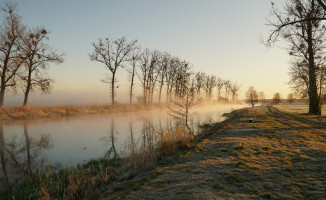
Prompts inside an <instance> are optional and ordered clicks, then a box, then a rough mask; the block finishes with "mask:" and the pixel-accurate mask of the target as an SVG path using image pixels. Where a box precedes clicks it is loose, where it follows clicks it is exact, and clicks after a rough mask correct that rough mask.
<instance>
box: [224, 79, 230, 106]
mask: <svg viewBox="0 0 326 200" xmlns="http://www.w3.org/2000/svg"><path fill="white" fill-rule="evenodd" d="M230 88H231V81H230V80H228V81H225V82H224V89H225V102H229V95H230Z"/></svg>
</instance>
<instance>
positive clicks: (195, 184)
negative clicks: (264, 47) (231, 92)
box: [118, 108, 326, 199]
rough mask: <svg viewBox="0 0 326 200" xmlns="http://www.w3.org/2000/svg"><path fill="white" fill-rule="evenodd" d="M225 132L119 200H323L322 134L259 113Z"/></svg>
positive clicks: (325, 154) (325, 156)
mask: <svg viewBox="0 0 326 200" xmlns="http://www.w3.org/2000/svg"><path fill="white" fill-rule="evenodd" d="M256 114H257V115H256V116H257V118H256V120H255V123H253V124H252V123H248V115H249V114H248V111H243V112H242V114H241V116H240V117H239V118H238V121H237V122H235V123H231V124H228V128H229V129H228V130H227V131H225V129H224V131H221V129H218V128H216V127H215V126H211V127H210V128H209V129H207V130H206V131H207V132H212V134H211V136H210V137H209V138H207V139H204V140H201V141H200V142H199V143H198V144H197V145H196V146H195V147H194V148H191V150H190V151H188V152H187V153H185V154H184V155H183V156H180V157H179V159H178V160H177V161H175V162H174V163H173V164H169V165H166V166H163V167H162V168H163V169H164V170H163V173H162V174H161V175H160V176H157V177H155V178H154V179H152V180H150V181H149V182H145V183H143V185H141V186H140V187H138V189H137V190H135V189H134V190H133V191H131V192H130V193H128V194H127V195H126V194H124V195H120V196H118V197H120V198H121V199H189V198H190V199H196V198H199V199H324V198H325V191H326V169H325V166H326V132H322V130H318V131H317V130H316V129H314V128H309V127H307V126H303V125H301V124H300V123H291V121H288V120H287V119H282V118H280V117H277V116H274V115H270V114H268V110H267V109H266V108H260V109H259V110H258V111H257V113H256ZM199 194H200V195H199Z"/></svg>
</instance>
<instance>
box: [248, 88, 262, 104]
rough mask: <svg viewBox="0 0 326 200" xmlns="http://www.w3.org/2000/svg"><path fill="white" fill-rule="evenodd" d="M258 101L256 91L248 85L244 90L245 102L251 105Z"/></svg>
mask: <svg viewBox="0 0 326 200" xmlns="http://www.w3.org/2000/svg"><path fill="white" fill-rule="evenodd" d="M258 102H259V100H258V94H257V91H256V90H255V89H254V87H252V86H250V87H249V89H248V90H247V92H246V103H248V104H251V106H252V107H254V106H255V104H257V103H258Z"/></svg>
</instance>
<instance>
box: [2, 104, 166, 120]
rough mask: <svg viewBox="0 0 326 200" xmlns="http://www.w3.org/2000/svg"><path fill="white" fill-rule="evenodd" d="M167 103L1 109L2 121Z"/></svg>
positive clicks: (97, 112) (145, 108)
mask: <svg viewBox="0 0 326 200" xmlns="http://www.w3.org/2000/svg"><path fill="white" fill-rule="evenodd" d="M166 106H167V105H166V104H151V105H144V104H132V105H130V104H117V105H115V106H111V105H93V106H53V107H38V106H33V107H32V106H27V107H12V108H2V109H0V121H14V120H32V119H51V118H61V117H69V116H82V115H95V114H108V113H121V112H135V111H140V110H150V109H153V108H164V107H166Z"/></svg>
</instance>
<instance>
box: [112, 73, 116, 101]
mask: <svg viewBox="0 0 326 200" xmlns="http://www.w3.org/2000/svg"><path fill="white" fill-rule="evenodd" d="M114 87H115V71H114V72H112V80H111V104H112V106H113V105H114V104H115V102H114Z"/></svg>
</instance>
